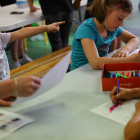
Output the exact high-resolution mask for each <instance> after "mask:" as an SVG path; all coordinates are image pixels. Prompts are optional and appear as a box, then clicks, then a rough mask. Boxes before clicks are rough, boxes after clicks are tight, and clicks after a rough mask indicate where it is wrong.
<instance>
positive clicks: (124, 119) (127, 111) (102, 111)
mask: <svg viewBox="0 0 140 140" xmlns="http://www.w3.org/2000/svg"><path fill="white" fill-rule="evenodd" d="M136 102H138V100H131V101H127V102H124V103H123V105H119V106H118V107H117V108H116V109H114V110H113V111H112V113H110V112H109V109H110V107H112V106H113V105H114V104H113V103H112V102H111V101H109V102H107V103H105V104H102V105H100V106H98V107H95V108H93V109H92V110H91V112H93V113H96V114H98V115H101V116H103V117H106V118H108V119H110V120H113V121H115V122H118V123H120V124H123V125H126V124H127V123H128V122H129V120H130V119H131V118H132V117H133V115H134V113H135V103H136Z"/></svg>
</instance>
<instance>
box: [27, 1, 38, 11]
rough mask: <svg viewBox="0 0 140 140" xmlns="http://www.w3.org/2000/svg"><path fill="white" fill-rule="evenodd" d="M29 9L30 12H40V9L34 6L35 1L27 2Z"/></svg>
mask: <svg viewBox="0 0 140 140" xmlns="http://www.w3.org/2000/svg"><path fill="white" fill-rule="evenodd" d="M27 2H28V5H29V8H30V12H35V11H37V10H40V8H38V7H36V6H34V5H33V4H34V0H27Z"/></svg>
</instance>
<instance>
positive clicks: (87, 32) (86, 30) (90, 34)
mask: <svg viewBox="0 0 140 140" xmlns="http://www.w3.org/2000/svg"><path fill="white" fill-rule="evenodd" d="M82 38H89V39H92V40H93V41H95V38H96V32H95V31H94V30H93V29H92V28H91V27H90V26H86V25H84V26H83V25H81V26H79V28H78V30H77V31H76V40H79V39H82Z"/></svg>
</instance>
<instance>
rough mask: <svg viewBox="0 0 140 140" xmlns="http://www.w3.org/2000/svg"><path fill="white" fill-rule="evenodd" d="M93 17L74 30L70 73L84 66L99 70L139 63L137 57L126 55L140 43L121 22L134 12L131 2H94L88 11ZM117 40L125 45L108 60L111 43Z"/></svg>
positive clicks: (120, 0) (138, 57) (102, 0)
mask: <svg viewBox="0 0 140 140" xmlns="http://www.w3.org/2000/svg"><path fill="white" fill-rule="evenodd" d="M88 9H89V11H90V14H91V15H92V16H93V17H92V18H89V19H87V20H85V21H84V22H83V23H82V24H81V25H80V26H79V27H78V29H77V31H76V33H75V36H74V39H73V43H72V56H71V69H72V70H74V69H76V68H78V67H81V66H83V65H85V64H87V63H90V65H91V66H92V68H93V69H102V67H103V64H104V63H128V62H140V54H133V55H131V56H129V57H128V55H129V53H130V52H132V51H133V50H135V49H136V48H137V47H138V45H139V40H138V38H137V37H136V36H134V35H133V34H131V33H130V32H128V31H126V30H124V29H123V28H122V27H121V26H123V21H124V19H126V18H127V17H128V16H129V15H130V14H131V13H132V10H133V5H132V2H131V1H130V0H94V1H93V3H92V4H91V6H90V7H89V8H88ZM115 37H118V39H120V40H122V41H123V42H124V43H125V44H126V45H125V46H124V47H122V48H121V49H119V50H118V51H116V53H115V54H114V55H113V56H112V57H111V58H108V57H104V56H105V55H106V54H107V53H108V48H109V46H110V43H111V42H112V41H113V40H114V39H115Z"/></svg>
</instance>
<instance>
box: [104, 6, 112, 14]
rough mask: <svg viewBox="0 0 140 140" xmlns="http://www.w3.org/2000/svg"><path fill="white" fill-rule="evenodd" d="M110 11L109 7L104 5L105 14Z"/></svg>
mask: <svg viewBox="0 0 140 140" xmlns="http://www.w3.org/2000/svg"><path fill="white" fill-rule="evenodd" d="M110 12H111V9H110V8H109V7H108V6H106V7H105V15H106V16H107V15H109V14H110Z"/></svg>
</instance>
